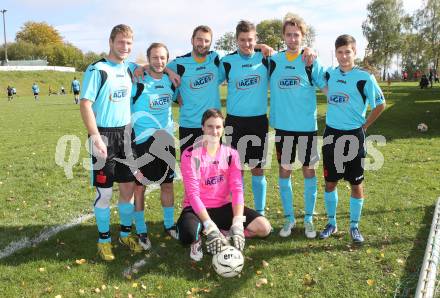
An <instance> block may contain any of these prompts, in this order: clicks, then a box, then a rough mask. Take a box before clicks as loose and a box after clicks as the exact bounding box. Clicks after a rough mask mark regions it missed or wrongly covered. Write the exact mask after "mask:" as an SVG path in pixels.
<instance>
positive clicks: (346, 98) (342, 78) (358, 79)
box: [319, 35, 385, 244]
mask: <svg viewBox="0 0 440 298" xmlns="http://www.w3.org/2000/svg"><path fill="white" fill-rule="evenodd" d="M335 49H336V59H337V60H338V63H339V66H337V67H336V68H330V69H329V70H327V72H326V74H325V78H326V81H327V88H328V93H327V114H326V128H325V131H324V135H323V138H324V140H323V147H322V155H323V164H324V178H325V193H324V201H325V208H326V210H327V217H328V224H327V225H326V226H325V228H324V230H323V231H322V232H321V233H320V235H319V237H320V238H321V239H326V238H328V237H329V236H331V235H332V234H334V233H336V232H337V230H338V229H337V223H336V208H337V204H338V190H337V185H338V181H339V180H340V179H344V180H346V181H348V182H349V183H350V185H351V197H350V236H351V239H352V240H353V242H354V243H355V244H362V243H363V242H364V237H363V236H362V234H361V232H360V230H359V220H360V217H361V211H362V206H363V203H364V189H363V180H364V168H363V165H364V162H363V160H364V158H365V156H366V148H365V132H366V131H367V129H368V127H369V126H370V125H371V124H373V122H374V121H375V120H376V119H377V118H378V117H379V115H380V114H381V113H382V111H383V110H384V109H385V99H384V97H383V93H382V91H381V90H380V87H379V86H378V84H377V82H376V79H375V78H374V76H373V75H372V74H370V73H369V72H367V71H366V70H363V69H361V68H359V67H357V66H355V64H354V59H355V57H356V40H355V39H354V38H353V37H352V36H350V35H341V36H339V37H338V38H337V39H336V42H335ZM368 106H370V109H371V112H370V113H369V115H368V117H367V118H366V112H367V108H368Z"/></svg>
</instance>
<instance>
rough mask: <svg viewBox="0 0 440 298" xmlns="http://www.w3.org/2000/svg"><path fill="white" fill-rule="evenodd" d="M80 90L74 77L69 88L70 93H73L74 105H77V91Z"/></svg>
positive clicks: (79, 85)
mask: <svg viewBox="0 0 440 298" xmlns="http://www.w3.org/2000/svg"><path fill="white" fill-rule="evenodd" d="M80 90H81V84H80V83H79V81H78V80H77V79H76V77H74V78H73V81H72V84H71V86H70V91H71V92H73V95H74V100H75V104H78V103H79V91H80Z"/></svg>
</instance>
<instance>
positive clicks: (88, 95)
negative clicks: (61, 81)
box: [81, 59, 132, 127]
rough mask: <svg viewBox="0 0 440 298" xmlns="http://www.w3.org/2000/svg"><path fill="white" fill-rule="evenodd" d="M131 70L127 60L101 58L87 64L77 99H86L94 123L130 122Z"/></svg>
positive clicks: (105, 124) (116, 124) (104, 124)
mask: <svg viewBox="0 0 440 298" xmlns="http://www.w3.org/2000/svg"><path fill="white" fill-rule="evenodd" d="M131 76H132V75H131V71H130V70H129V69H128V65H127V63H125V62H123V63H120V64H117V63H114V62H111V61H109V60H106V59H101V60H99V61H97V62H95V63H93V64H90V65H89V66H88V67H87V70H86V71H85V73H84V78H83V84H82V85H83V89H82V91H81V100H90V101H91V102H92V103H93V104H92V109H93V113H94V114H95V118H96V125H97V126H98V127H121V126H125V125H127V124H129V123H130V95H131V87H132V83H131Z"/></svg>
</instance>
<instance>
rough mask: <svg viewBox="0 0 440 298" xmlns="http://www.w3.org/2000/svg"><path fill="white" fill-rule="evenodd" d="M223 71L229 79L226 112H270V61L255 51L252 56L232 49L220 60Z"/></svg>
mask: <svg viewBox="0 0 440 298" xmlns="http://www.w3.org/2000/svg"><path fill="white" fill-rule="evenodd" d="M220 66H221V67H220V70H221V72H222V76H224V77H225V79H226V81H227V82H228V96H227V99H226V111H227V113H228V114H229V115H233V116H240V117H251V116H261V115H265V114H266V112H267V89H268V75H269V74H268V60H267V59H266V58H264V56H263V54H262V53H261V52H260V51H258V50H256V51H255V52H254V53H253V54H252V55H250V56H245V55H241V54H240V53H239V52H238V51H236V52H233V53H231V54H229V55H227V56H225V57H223V59H222V60H221V64H220Z"/></svg>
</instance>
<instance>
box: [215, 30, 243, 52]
mask: <svg viewBox="0 0 440 298" xmlns="http://www.w3.org/2000/svg"><path fill="white" fill-rule="evenodd" d="M214 49H216V50H221V51H225V52H233V51H235V50H236V49H237V42H236V39H235V34H234V32H226V33H225V34H223V35H222V36H220V38H219V39H217V41H216V42H215V45H214Z"/></svg>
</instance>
